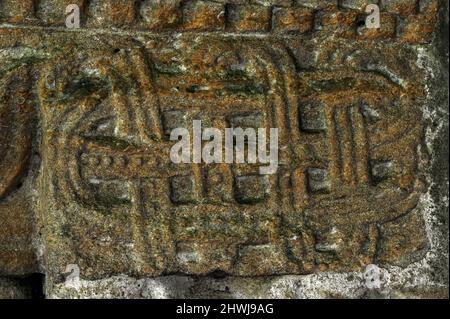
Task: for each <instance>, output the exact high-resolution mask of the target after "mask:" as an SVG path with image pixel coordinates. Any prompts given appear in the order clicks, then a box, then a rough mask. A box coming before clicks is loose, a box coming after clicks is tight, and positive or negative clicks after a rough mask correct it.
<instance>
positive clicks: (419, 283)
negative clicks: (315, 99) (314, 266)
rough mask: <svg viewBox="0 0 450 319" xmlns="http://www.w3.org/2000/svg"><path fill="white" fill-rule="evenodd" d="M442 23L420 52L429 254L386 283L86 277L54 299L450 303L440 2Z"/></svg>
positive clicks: (341, 277)
mask: <svg viewBox="0 0 450 319" xmlns="http://www.w3.org/2000/svg"><path fill="white" fill-rule="evenodd" d="M440 5H441V7H442V8H441V10H440V17H439V19H440V22H439V25H438V31H437V32H436V34H435V37H434V40H433V43H432V44H431V45H429V46H425V45H424V46H422V45H419V46H415V48H416V50H417V53H418V60H417V65H418V66H419V67H421V68H422V69H423V71H424V72H425V74H426V78H427V80H426V82H427V83H426V86H427V94H428V96H427V102H426V105H425V110H424V120H425V122H426V123H427V129H426V132H425V145H426V147H427V152H428V153H429V154H430V157H431V161H432V163H431V165H430V169H429V170H428V172H427V177H428V180H429V183H430V187H429V189H428V191H427V192H426V193H425V194H424V195H423V196H422V197H421V199H420V201H419V204H418V206H417V208H416V209H418V210H420V211H421V213H422V214H423V217H424V220H425V223H426V230H427V234H428V241H429V244H430V248H429V251H428V252H427V254H426V255H425V257H424V258H423V259H422V260H420V261H417V262H414V263H412V264H410V265H409V266H407V267H406V268H401V267H395V266H389V267H386V268H378V267H376V269H377V271H378V273H379V274H380V281H379V285H376V287H372V286H371V285H370V284H368V281H367V279H369V280H370V279H371V278H368V277H367V275H368V274H367V273H364V272H350V273H335V272H324V273H319V274H312V275H306V276H271V277H259V278H250V277H225V278H213V277H194V276H164V277H158V278H148V279H135V278H131V277H129V276H125V275H121V276H114V277H111V278H106V279H102V280H96V281H87V280H82V279H79V278H74V279H70V280H67V281H66V282H64V283H62V284H58V285H55V286H52V287H50V286H49V285H47V286H46V287H45V290H46V292H47V297H48V298H448V276H449V274H448V233H449V229H448V221H449V216H448V191H449V185H448V160H447V158H448V110H449V104H448V90H447V89H445V90H442V88H448V83H449V74H448V2H447V1H446V0H440Z"/></svg>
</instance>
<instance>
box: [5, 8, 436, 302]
mask: <svg viewBox="0 0 450 319" xmlns="http://www.w3.org/2000/svg"><path fill="white" fill-rule="evenodd" d="M344 2H345V3H344ZM360 2H361V1H342V2H339V1H316V0H314V1H311V0H305V1H300V0H299V1H166V2H164V4H163V2H162V1H140V2H130V1H117V2H114V3H113V1H87V2H83V3H80V5H81V6H82V12H83V13H84V18H83V21H82V25H83V28H82V29H80V30H78V31H76V32H65V31H66V30H65V29H64V28H63V27H61V24H62V21H63V20H61V19H60V17H59V16H58V12H59V9H58V8H59V7H60V6H63V2H56V1H42V2H39V1H38V2H33V9H31V7H30V6H27V2H23V3H24V4H23V5H21V6H17V7H16V8H14V9H11V5H10V2H8V1H2V2H0V3H1V5H0V12H1V13H0V18H1V21H2V23H13V24H14V26H10V25H9V24H3V25H2V26H1V27H0V32H1V37H0V62H2V63H0V87H1V88H2V89H1V91H0V96H1V100H0V125H1V129H2V133H3V132H5V133H6V134H2V135H0V141H1V144H0V150H1V151H2V153H3V154H5V155H4V156H3V157H2V159H0V215H1V216H3V217H2V221H6V222H4V223H2V224H1V226H0V247H1V248H0V275H8V276H19V275H26V274H30V273H34V272H41V271H44V270H45V274H46V276H47V289H48V292H49V296H56V297H57V296H65V295H71V294H73V295H72V296H82V295H84V294H91V296H95V295H99V296H104V294H103V293H104V291H107V290H108V289H110V288H111V285H112V286H113V287H112V289H116V288H117V287H116V288H114V285H115V284H116V283H117V282H121V280H122V279H123V278H125V279H123V280H124V281H125V282H126V283H127V285H129V286H128V288H129V289H130V290H129V291H127V292H126V293H125V294H126V295H127V296H131V295H134V293H135V292H136V293H142V294H143V295H142V297H158V295H157V294H156V292H157V289H156V288H155V286H154V284H158V280H159V279H156V281H152V280H143V281H142V282H139V283H140V284H142V283H145V284H146V285H150V286H152V287H153V288H149V289H147V290H146V289H141V290H139V289H138V288H136V287H135V286H134V284H136V283H137V281H134V279H130V278H131V277H135V278H137V277H139V278H143V277H155V276H160V275H162V274H171V273H184V274H187V275H201V276H207V275H210V274H224V275H237V276H243V277H246V278H251V277H252V276H278V275H286V274H293V275H304V274H311V273H315V274H316V275H311V276H307V277H300V279H299V281H296V280H291V279H290V278H291V277H283V278H280V280H281V281H282V283H279V285H278V284H275V286H270V288H269V287H268V286H267V287H266V288H264V287H263V286H264V283H262V286H260V287H259V288H260V289H261V295H262V296H272V295H274V296H277V297H282V296H285V294H284V292H286V289H285V288H283V287H285V286H283V285H288V286H289V287H292V285H295V284H300V285H301V284H302V282H303V283H308V281H309V280H310V279H308V278H314V279H311V280H316V283H315V285H318V286H320V285H319V284H318V283H317V282H318V281H323V280H325V281H324V283H323V285H325V286H326V285H336V284H338V283H342V281H343V280H344V279H345V276H347V275H342V276H341V275H337V273H344V274H346V273H347V274H348V273H350V274H361V272H362V271H363V270H364V269H365V267H366V266H367V265H369V264H372V263H374V262H376V263H377V264H379V265H380V266H383V267H386V268H385V269H387V270H386V273H387V274H392V276H399V278H401V279H398V278H397V279H396V278H393V279H392V282H402V283H405V282H407V281H408V280H409V279H410V277H408V275H407V274H406V273H404V272H402V271H401V270H399V269H398V268H396V267H406V268H408V267H409V268H408V269H409V270H410V271H411V273H413V274H418V275H420V276H418V277H417V278H420V279H418V280H419V281H420V282H421V283H425V284H422V285H425V286H426V287H428V288H430V289H432V288H433V289H434V288H436V287H438V286H439V285H436V282H438V280H434V279H433V278H431V277H432V275H431V274H432V271H431V270H430V271H429V269H428V268H427V270H425V268H426V267H430V268H432V267H434V266H425V265H430V263H429V262H430V260H432V258H434V257H432V256H441V255H439V254H437V253H436V252H439V249H441V250H442V247H439V244H438V241H437V240H436V239H435V237H433V236H437V235H436V232H433V231H432V229H434V228H433V227H436V226H435V224H433V223H435V222H434V221H433V218H432V209H431V208H430V207H431V206H432V204H430V203H427V198H429V196H430V195H429V192H428V187H429V185H430V184H432V180H430V178H429V175H428V167H429V165H430V161H431V159H430V156H429V155H430V153H429V152H430V147H429V144H428V142H427V139H428V138H429V136H428V135H427V134H429V132H430V129H429V125H430V124H431V123H428V121H429V120H424V119H429V118H431V117H430V115H429V114H427V113H426V112H428V110H429V107H430V106H429V103H428V102H429V99H430V97H429V94H430V86H429V82H428V81H429V77H431V75H430V72H431V71H430V69H433V68H429V67H428V66H427V65H426V64H425V62H424V61H428V60H427V59H428V54H429V53H428V51H427V50H428V49H429V48H430V45H429V43H430V41H431V40H432V37H431V34H432V32H433V30H434V22H435V21H436V12H437V5H436V1H433V0H431V1H427V3H426V5H425V2H423V3H422V2H421V5H420V6H419V9H418V10H415V11H413V12H412V11H411V12H410V9H409V5H405V6H403V5H401V4H400V3H401V2H400V1H399V2H398V3H399V5H398V6H394V5H392V6H386V7H383V6H382V14H383V16H382V21H383V22H382V28H381V29H380V30H368V29H365V28H364V27H363V26H359V27H358V26H357V21H359V20H358V19H360V18H361V11H360V9H359V3H360ZM396 3H397V2H396ZM405 3H406V1H405ZM35 4H38V6H37V7H36V8H34V5H35ZM28 5H29V3H28ZM356 5H357V6H356ZM355 6H356V7H355ZM14 10H16V11H17V12H19V13H20V14H18V15H17V17H18V18H15V19H13V18H12V17H13V16H14V17H15V13H14V15H13V14H12V13H13V12H15V11H14ZM27 10H32V11H33V12H31V13H30V12H28V11H27ZM406 11H408V13H407V14H406V13H405V12H406ZM300 18H301V20H303V19H305V22H301V23H300V22H299V19H300ZM49 26H51V27H52V28H47V27H49ZM30 30H32V31H33V32H30ZM374 40H382V41H374ZM405 43H414V44H415V45H414V46H409V45H405ZM432 87H433V86H431V88H432ZM192 120H201V121H202V126H203V127H208V126H213V127H216V128H219V129H225V128H227V127H243V128H259V127H262V128H265V129H269V128H278V129H279V166H278V170H277V172H276V174H274V175H270V176H262V175H259V174H258V171H259V166H260V165H259V164H258V165H255V164H245V163H234V164H226V163H225V164H211V165H206V164H198V163H197V164H187V163H184V164H180V165H178V164H175V163H172V162H171V161H170V155H169V152H170V148H171V146H172V145H173V144H174V143H175V141H170V140H169V138H168V135H169V134H170V132H171V131H172V129H174V128H177V127H185V128H187V129H188V130H189V132H191V130H192ZM430 121H431V120H430ZM11 144H12V145H14V146H13V147H12V146H11ZM431 157H432V156H431ZM13 220H21V221H24V223H23V224H21V227H18V226H17V224H15V223H14V222H13ZM444 250H445V249H444ZM68 265H76V266H77V267H78V268H79V269H80V271H81V279H80V281H79V283H80V285H81V286H80V287H81V288H82V289H78V288H80V287H78V288H77V289H68V290H66V288H68V287H66V284H67V278H66V276H67V272H66V269H67V266H68ZM406 272H407V271H406ZM400 273H401V274H400ZM119 275H120V276H121V277H116V276H119ZM127 276H129V277H127ZM328 276H329V277H328ZM343 276H344V277H343ZM111 278H112V279H111ZM120 278H122V279H120ZM183 278H184V277H183ZM186 278H188V277H186ZM276 278H277V277H276ZM327 278H328V281H327ZM358 278H359V277H358ZM361 278H363V276H362V277H361ZM178 279H180V278H179V277H175V279H174V280H178ZM161 280H162V281H164V280H165V279H164V278H163V279H161ZM180 280H183V279H180ZM186 280H188V281H189V280H190V279H189V278H188V279H186ZM226 280H228V279H226ZM230 280H231V281H230V282H233V280H234V279H232V278H231V279H230ZM284 280H286V281H284ZM395 280H397V281H395ZM169 281H170V280H169ZM352 282H353V281H352ZM166 284H168V285H170V283H163V284H162V285H163V286H164V285H166ZM210 284H213V283H212V282H211V283H210ZM105 285H106V286H105ZM277 285H278V286H277ZM280 285H281V286H280ZM390 285H391V283H389V282H386V283H385V286H386V287H391V288H389V289H391V290H389V292H388V293H386V292H385V291H377V292H376V293H375V292H374V291H372V290H370V289H369V290H367V289H362V290H361V287H360V285H359V283H358V284H356V283H355V284H351V289H354V290H352V292H351V293H350V292H348V291H344V292H345V293H344V292H342V290H341V291H340V292H341V293H342V294H343V296H347V297H354V296H360V297H361V296H366V294H367V295H370V294H374V296H375V295H377V294H379V295H380V296H391V295H392V296H395V294H396V293H403V294H408V293H409V292H408V291H404V290H401V289H400V288H398V287H400V286H401V284H395V285H391V286H390ZM69 286H70V285H69ZM92 287H94V288H92ZM98 287H100V288H98ZM101 287H103V289H105V290H104V291H100V292H98V290H97V289H100V290H101V289H102V288H101ZM137 287H138V286H137ZM183 287H186V286H183ZM274 287H275V288H274ZM276 287H281V288H280V289H281V290H282V291H284V292H282V293H279V294H278V293H275V294H273V291H274V290H271V289H272V288H274V289H277V288H276ZM69 288H70V287H69ZM72 288H73V287H72ZM85 288H86V290H83V289H85ZM91 288H92V289H93V290H92V289H91ZM128 288H127V289H128ZM328 288H329V287H328V286H327V287H326V289H319V291H317V293H316V292H315V290H314V293H308V291H307V290H302V289H299V291H296V292H293V291H292V289H291V290H289V289H288V290H287V292H286V296H288V295H289V294H290V295H289V296H290V297H311V296H322V294H324V295H326V296H328V297H331V296H338V295H337V292H336V291H333V289H328ZM366 288H367V287H366ZM90 289H91V290H90ZM136 289H137V290H136ZM264 289H266V290H264ZM283 289H285V290H283ZM349 289H350V288H349ZM398 289H400V290H401V291H400V292H399V290H398ZM94 290H95V291H94ZM119 290H120V289H119ZM130 291H132V293H129V292H130ZM161 291H165V290H164V289H163V290H161ZM361 291H363V293H360V292H361ZM122 292H123V291H121V293H122ZM234 292H235V294H236V296H238V295H239V294H241V295H242V296H247V295H246V293H245V292H244V290H242V289H236V290H234ZM214 293H215V292H214ZM249 294H251V295H253V296H256V295H258V294H257V293H256V292H255V291H252V292H249ZM113 295H114V293H113ZM163 295H164V296H169V297H170V296H173V295H174V294H173V292H172V291H168V292H167V293H165V294H163ZM175 295H176V294H175ZM211 295H214V294H213V293H211Z"/></svg>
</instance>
